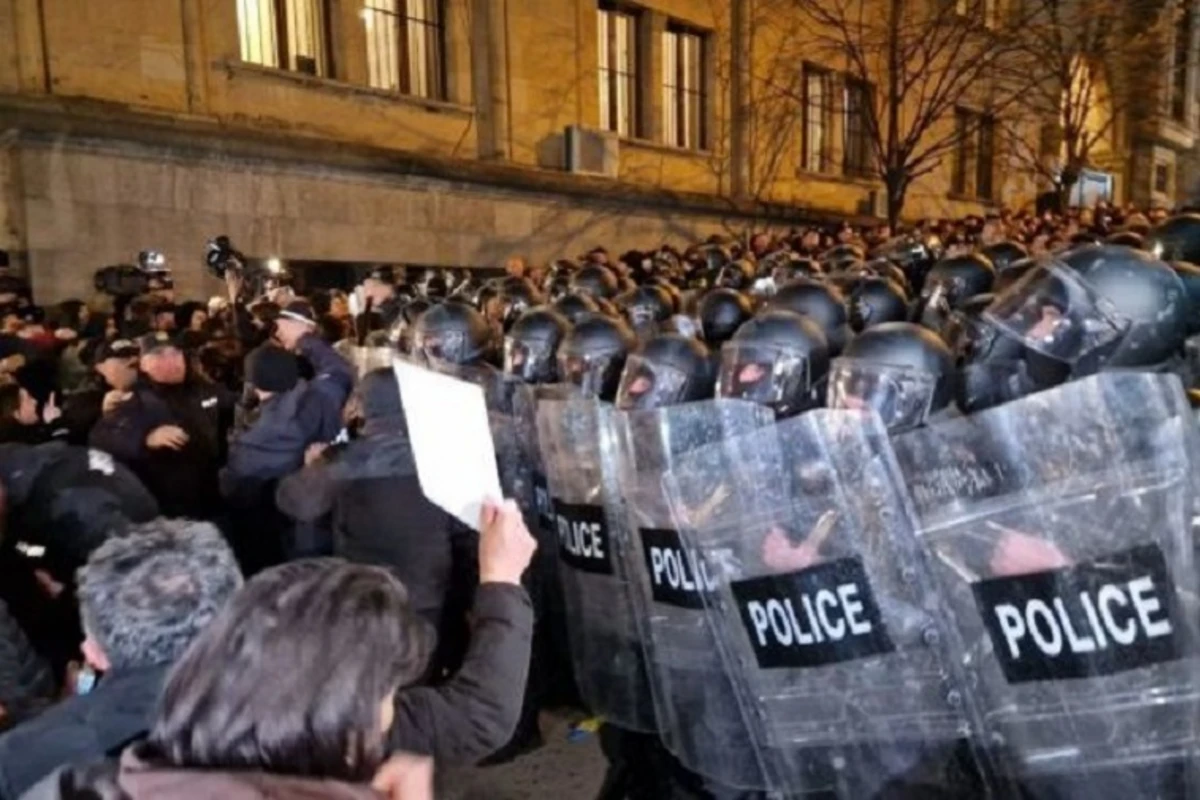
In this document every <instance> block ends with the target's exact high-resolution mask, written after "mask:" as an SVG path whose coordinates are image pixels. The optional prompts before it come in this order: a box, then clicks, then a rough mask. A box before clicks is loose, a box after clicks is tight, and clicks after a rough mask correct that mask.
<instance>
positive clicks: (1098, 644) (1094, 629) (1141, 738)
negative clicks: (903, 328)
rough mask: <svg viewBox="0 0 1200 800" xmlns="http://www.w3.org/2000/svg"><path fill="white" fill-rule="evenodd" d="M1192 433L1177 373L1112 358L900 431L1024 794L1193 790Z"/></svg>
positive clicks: (1006, 759) (971, 661) (1198, 742)
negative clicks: (965, 412) (1102, 370)
mask: <svg viewBox="0 0 1200 800" xmlns="http://www.w3.org/2000/svg"><path fill="white" fill-rule="evenodd" d="M1195 439H1196V432H1195V426H1194V423H1193V422H1192V415H1191V411H1190V410H1189V408H1188V404H1187V401H1186V398H1185V396H1184V393H1183V391H1182V387H1181V385H1180V384H1179V382H1178V379H1177V378H1175V377H1174V376H1168V375H1152V374H1139V373H1109V374H1103V375H1098V376H1096V377H1093V378H1089V379H1086V380H1081V381H1077V382H1073V383H1069V384H1066V385H1064V386H1061V387H1058V388H1056V389H1054V390H1051V391H1047V392H1042V393H1040V394H1036V395H1031V396H1029V397H1025V398H1022V399H1020V400H1017V401H1014V402H1011V403H1008V404H1006V405H1003V406H999V407H997V408H994V409H991V410H989V411H985V412H981V413H979V414H976V415H974V416H972V417H969V418H964V419H959V420H951V421H947V422H945V423H942V424H939V425H936V426H934V427H931V428H927V429H924V430H918V431H914V432H912V433H908V434H906V435H904V436H902V437H900V438H898V439H897V440H896V442H895V447H896V453H897V457H898V459H899V461H900V463H901V465H902V469H903V470H904V473H905V476H906V479H907V482H908V485H909V489H910V493H911V496H912V498H913V501H914V503H915V505H916V508H917V513H918V515H919V517H920V524H921V534H920V538H921V544H922V548H923V550H924V551H925V552H926V553H927V554H928V556H929V561H930V562H932V564H933V565H934V566H933V568H934V572H935V576H936V579H937V582H938V585H939V589H940V592H941V594H942V595H943V596H944V597H945V598H946V601H947V606H948V609H949V611H950V612H951V615H952V620H953V624H954V625H955V627H956V628H957V630H958V633H959V638H961V640H962V641H963V642H964V646H965V648H966V649H965V650H964V651H963V664H964V666H965V667H966V669H967V670H968V671H969V677H970V680H971V681H972V685H973V686H975V687H976V691H975V693H976V694H977V696H978V698H979V705H980V706H981V707H982V710H983V712H984V726H983V734H984V736H985V737H986V741H987V742H988V743H989V745H990V746H991V747H992V748H994V749H995V751H996V753H997V755H998V757H999V759H1000V761H1001V766H1002V768H1003V769H1004V771H1005V773H1006V774H1008V775H1011V776H1013V777H1015V778H1016V779H1018V780H1019V781H1021V783H1023V784H1025V785H1026V786H1027V787H1032V788H1031V790H1030V792H1029V793H1030V794H1031V795H1032V796H1035V797H1041V796H1048V797H1056V798H1057V797H1080V798H1083V797H1088V798H1109V797H1122V798H1144V797H1146V798H1148V797H1176V796H1177V797H1184V796H1189V797H1190V796H1195V791H1196V789H1197V786H1196V784H1195V779H1194V772H1193V770H1192V763H1191V762H1192V761H1193V760H1194V758H1195V755H1194V754H1195V753H1197V748H1198V746H1200V737H1198V735H1197V734H1198V717H1197V714H1198V713H1200V684H1198V680H1197V665H1198V662H1197V657H1196V655H1195V652H1196V651H1195V649H1194V645H1195V633H1196V614H1197V600H1196V581H1197V578H1196V574H1195V570H1194V563H1193V542H1192V537H1191V533H1190V521H1191V515H1192V509H1193V501H1194V490H1193V487H1194V483H1193V480H1194V479H1193V472H1194V470H1195V469H1196V466H1197V462H1196V452H1197V451H1196V445H1195Z"/></svg>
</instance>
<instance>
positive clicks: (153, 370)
mask: <svg viewBox="0 0 1200 800" xmlns="http://www.w3.org/2000/svg"><path fill="white" fill-rule="evenodd" d="M138 346H139V348H140V350H141V359H140V360H139V362H138V366H139V367H140V368H141V370H142V372H144V373H145V374H146V377H148V378H149V379H150V380H152V381H154V382H155V383H160V384H165V385H173V384H179V383H183V382H184V380H185V379H186V378H187V359H186V358H185V357H184V355H183V351H182V350H181V349H179V347H178V346H176V344H175V341H174V340H173V339H172V338H171V337H170V335H168V334H167V333H165V332H164V331H158V332H155V333H148V334H146V335H145V336H143V337H142V338H141V339H140V340H139V341H138Z"/></svg>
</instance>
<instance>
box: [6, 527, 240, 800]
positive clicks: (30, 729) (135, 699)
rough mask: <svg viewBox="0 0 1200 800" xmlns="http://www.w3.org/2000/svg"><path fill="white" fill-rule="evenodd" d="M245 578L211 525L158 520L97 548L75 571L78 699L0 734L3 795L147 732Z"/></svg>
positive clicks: (16, 794) (13, 794)
mask: <svg viewBox="0 0 1200 800" xmlns="http://www.w3.org/2000/svg"><path fill="white" fill-rule="evenodd" d="M241 584H242V576H241V573H239V572H238V568H237V564H236V562H235V561H234V558H233V553H231V552H230V550H229V547H228V546H227V545H226V544H225V541H224V539H222V538H221V534H220V532H218V531H217V529H216V528H214V527H213V526H211V525H209V524H207V523H202V522H190V521H187V520H165V519H158V520H154V521H152V522H147V523H145V524H143V525H139V526H136V527H134V528H132V529H131V530H130V532H129V533H128V534H127V535H125V536H118V537H114V538H112V539H109V540H108V541H107V542H105V543H104V544H103V545H101V547H100V548H99V549H98V550H96V552H94V553H93V554H92V556H91V558H89V559H88V562H87V565H86V566H84V568H83V569H82V570H80V573H79V606H80V615H81V616H82V618H83V627H84V631H85V633H86V636H87V638H86V639H85V640H84V642H83V655H84V659H85V661H86V663H87V667H86V668H85V669H84V670H83V672H82V673H81V675H80V678H79V679H78V680H77V681H76V696H75V697H72V698H71V699H69V700H67V701H65V702H63V703H60V704H59V705H57V706H54V707H53V708H51V709H49V710H47V711H46V712H44V713H43V714H42V715H41V716H39V717H36V718H34V719H32V720H30V721H29V722H26V723H25V724H23V725H19V726H17V727H16V728H14V729H13V730H11V731H9V732H8V733H6V734H4V736H0V800H10V799H11V798H16V797H20V796H21V795H22V794H23V793H24V792H25V791H26V790H28V789H29V788H30V787H32V786H33V785H34V784H35V783H37V782H38V781H40V780H41V779H42V778H44V777H45V776H47V775H49V774H50V773H52V772H54V771H55V770H57V769H58V768H60V767H63V766H66V765H68V764H73V763H79V762H85V763H86V762H88V761H92V760H96V759H99V758H103V757H104V756H105V755H107V754H109V753H113V752H115V751H118V750H119V749H120V748H121V747H123V746H124V745H125V744H127V743H128V742H129V741H131V740H133V739H136V738H138V737H140V736H143V735H144V734H145V733H146V731H147V730H148V729H149V726H150V723H151V722H152V720H153V714H154V707H155V704H156V703H157V701H158V694H159V691H160V689H161V688H162V684H163V681H164V679H165V678H166V674H167V672H168V671H169V670H170V668H171V665H172V664H174V663H175V661H176V659H178V658H179V656H181V655H182V654H183V651H184V650H185V649H187V646H188V645H189V644H191V642H192V640H193V639H194V638H196V636H197V635H198V634H199V633H200V631H202V630H203V629H204V627H205V626H207V625H208V624H209V622H211V621H212V619H213V618H214V617H215V616H216V615H217V613H218V612H219V611H220V610H221V608H222V607H223V606H224V605H225V603H226V602H227V601H228V600H229V598H230V597H232V596H233V594H234V592H236V591H237V590H238V588H239V587H240V586H241ZM97 673H103V675H104V677H103V678H102V679H100V680H99V682H98V683H97V682H96V677H95V676H96V674H97ZM92 684H95V686H94V688H92Z"/></svg>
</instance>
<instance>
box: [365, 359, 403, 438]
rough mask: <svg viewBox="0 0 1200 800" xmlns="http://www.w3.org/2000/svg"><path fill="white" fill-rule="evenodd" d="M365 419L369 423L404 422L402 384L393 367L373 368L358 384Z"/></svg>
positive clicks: (401, 423)
mask: <svg viewBox="0 0 1200 800" xmlns="http://www.w3.org/2000/svg"><path fill="white" fill-rule="evenodd" d="M358 393H359V397H360V399H361V403H362V413H363V419H364V420H366V422H367V424H368V425H370V424H372V423H378V422H381V421H389V420H391V421H395V422H397V423H398V424H400V425H401V426H402V425H403V424H404V423H403V419H404V406H403V404H402V403H401V401H400V386H399V385H398V384H397V383H396V372H395V371H394V370H393V369H392V368H391V367H383V368H380V369H375V370H371V371H370V372H368V373H367V374H366V375H364V376H363V379H362V381H361V383H359V386H358Z"/></svg>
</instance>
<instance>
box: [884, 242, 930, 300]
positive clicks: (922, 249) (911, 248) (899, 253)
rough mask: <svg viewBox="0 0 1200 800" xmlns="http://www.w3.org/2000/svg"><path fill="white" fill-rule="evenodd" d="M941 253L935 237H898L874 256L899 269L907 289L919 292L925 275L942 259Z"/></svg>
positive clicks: (885, 244) (887, 243)
mask: <svg viewBox="0 0 1200 800" xmlns="http://www.w3.org/2000/svg"><path fill="white" fill-rule="evenodd" d="M943 251H944V248H943V247H942V243H941V241H940V240H939V239H937V237H932V236H931V237H925V238H920V237H916V236H900V237H897V238H895V239H892V240H890V241H888V242H885V243H884V244H883V245H881V246H880V248H879V249H878V251H877V252H876V255H877V256H878V257H880V258H886V259H887V260H888V261H891V262H892V263H893V264H895V265H896V266H898V267H900V269H901V270H903V271H904V276H905V277H906V278H907V279H908V280H907V283H908V286H909V288H910V289H911V290H912V291H914V292H919V291H921V287H922V286H923V285H924V283H925V274H926V273H927V272H929V269H930V267H932V266H933V265H934V263H935V262H936V261H937V260H938V259H939V258H941V257H942V252H943Z"/></svg>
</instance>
